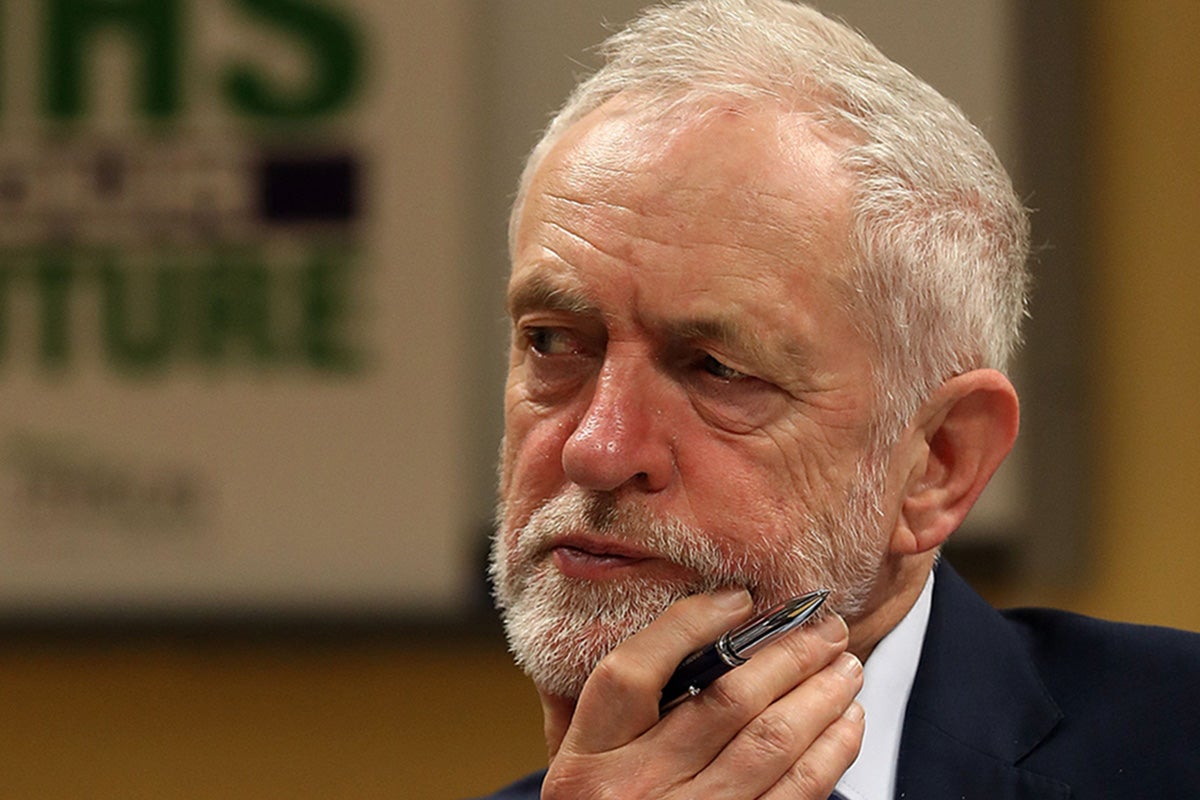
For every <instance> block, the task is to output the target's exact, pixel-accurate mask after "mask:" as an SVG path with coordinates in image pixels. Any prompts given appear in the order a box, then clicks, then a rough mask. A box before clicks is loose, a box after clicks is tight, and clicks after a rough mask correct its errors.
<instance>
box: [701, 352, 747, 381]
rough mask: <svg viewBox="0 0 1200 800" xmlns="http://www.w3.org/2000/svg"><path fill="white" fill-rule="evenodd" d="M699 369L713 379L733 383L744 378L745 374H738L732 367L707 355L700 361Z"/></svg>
mask: <svg viewBox="0 0 1200 800" xmlns="http://www.w3.org/2000/svg"><path fill="white" fill-rule="evenodd" d="M700 367H701V369H703V370H704V371H705V372H707V373H708V374H709V375H712V376H713V377H714V378H720V379H721V380H723V381H735V380H737V379H739V378H744V377H746V375H745V373H743V372H738V371H737V370H736V369H734V368H733V367H727V366H725V365H724V364H722V363H721V362H720V361H718V360H717V359H715V358H713V357H712V356H710V355H708V354H707V353H706V354H705V355H704V357H703V358H701V359H700Z"/></svg>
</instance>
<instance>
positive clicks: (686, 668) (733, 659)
mask: <svg viewBox="0 0 1200 800" xmlns="http://www.w3.org/2000/svg"><path fill="white" fill-rule="evenodd" d="M828 596H829V590H828V589H819V590H817V591H815V592H810V593H808V594H806V595H802V596H800V597H794V598H792V599H791V600H788V601H787V602H785V603H780V604H779V605H777V606H775V607H774V608H772V609H771V610H769V611H767V612H765V613H763V614H760V615H759V616H757V617H755V618H754V619H752V620H750V621H749V622H744V623H742V624H741V625H739V626H737V627H736V628H733V629H731V630H728V631H726V632H725V633H723V634H721V637H720V638H719V639H717V640H716V641H715V642H713V643H712V644H710V645H708V646H707V647H705V648H702V649H700V650H697V651H696V652H694V653H692V654H691V655H690V656H688V657H687V658H685V659H684V660H683V661H681V662H679V666H678V667H676V668H675V672H674V674H672V675H671V678H670V680H668V681H667V685H666V686H664V687H663V690H662V700H660V701H659V703H658V715H659V716H660V717H661V716H662V715H663V714H666V713H667V712H668V711H670V710H671V709H672V708H674V707H675V706H677V705H679V704H680V703H682V702H683V701H684V700H686V699H688V698H689V697H695V696H696V695H698V694H700V692H701V691H702V690H703V689H704V688H705V687H706V686H708V685H709V684H711V683H712V682H713V681H715V680H716V679H717V678H719V677H721V676H722V675H724V674H725V673H726V672H729V670H731V669H733V668H734V667H740V666H741V665H742V664H745V663H746V662H747V661H748V660H749V659H750V656H752V655H754V654H755V653H757V652H758V651H759V650H761V649H762V648H764V647H766V646H767V645H768V644H770V643H771V642H773V641H775V640H776V639H778V638H779V637H780V636H782V635H783V634H785V633H787V632H788V631H790V630H793V629H794V628H797V627H799V626H800V625H803V624H804V622H805V621H806V620H807V619H808V618H809V617H811V616H812V615H813V614H815V613H816V611H817V609H818V608H820V607H821V604H822V603H824V602H825V598H826V597H828Z"/></svg>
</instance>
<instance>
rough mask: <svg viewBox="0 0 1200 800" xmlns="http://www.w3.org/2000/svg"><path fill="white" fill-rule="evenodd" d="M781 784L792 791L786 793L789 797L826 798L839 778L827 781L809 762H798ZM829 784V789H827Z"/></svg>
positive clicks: (790, 768)
mask: <svg viewBox="0 0 1200 800" xmlns="http://www.w3.org/2000/svg"><path fill="white" fill-rule="evenodd" d="M779 782H780V783H781V784H785V785H786V786H787V787H788V788H789V789H790V791H788V792H786V793H785V794H786V795H787V796H789V797H792V796H794V797H825V796H826V795H828V794H829V788H832V786H833V784H834V783H836V782H837V778H836V777H835V778H834V779H833V780H832V781H827V780H825V779H824V778H822V777H821V776H820V775H818V774H817V773H816V772H814V771H813V769H812V768H811V766H810V765H809V764H808V763H807V762H805V761H797V762H796V763H795V764H792V766H791V767H789V768H788V771H787V772H786V773H784V775H783V777H782V778H781V779H780V781H779ZM827 784H828V787H829V788H826V785H827Z"/></svg>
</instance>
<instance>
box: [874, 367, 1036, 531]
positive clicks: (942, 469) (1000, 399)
mask: <svg viewBox="0 0 1200 800" xmlns="http://www.w3.org/2000/svg"><path fill="white" fill-rule="evenodd" d="M1019 423H1020V406H1019V403H1018V401H1017V392H1016V390H1015V389H1014V388H1013V386H1012V384H1011V383H1009V381H1008V379H1007V378H1006V377H1004V375H1002V374H1001V373H999V372H997V371H996V370H993V369H978V370H971V371H970V372H965V373H963V374H962V375H956V376H955V377H953V378H950V379H949V380H947V381H946V382H945V383H943V384H942V385H941V386H940V387H938V389H937V391H936V392H934V393H933V395H931V396H930V397H929V399H928V400H927V401H926V402H925V403H924V404H922V406H921V408H920V409H919V410H918V411H917V414H916V415H915V416H914V417H913V421H912V423H911V424H910V426H909V430H908V432H907V434H906V440H907V441H906V442H905V448H904V449H905V451H906V453H907V457H906V460H907V461H908V462H909V466H908V469H907V472H908V475H907V479H906V482H905V484H904V486H903V487H902V491H903V493H904V494H903V497H902V498H901V500H902V502H901V506H900V519H899V521H898V524H897V526H896V529H895V532H894V533H893V536H892V551H893V552H896V553H900V554H904V555H911V554H916V553H924V552H927V551H929V550H932V549H934V548H936V547H939V546H940V545H941V544H942V543H943V542H944V541H945V540H946V539H947V538H948V537H949V536H950V534H951V533H953V532H954V530H955V529H956V528H958V526H959V525H960V524H961V523H962V521H963V519H964V518H965V517H966V516H967V512H968V511H970V510H971V506H973V505H975V501H976V500H977V499H978V498H979V494H980V493H981V492H982V491H983V487H984V486H986V485H987V482H988V481H989V480H990V479H991V477H992V473H994V472H995V471H996V468H997V467H999V466H1000V462H1001V461H1003V460H1004V458H1005V456H1007V455H1008V453H1009V451H1010V450H1011V449H1012V445H1013V441H1014V440H1015V439H1016V438H1017V428H1018V426H1019Z"/></svg>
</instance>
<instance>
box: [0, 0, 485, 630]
mask: <svg viewBox="0 0 1200 800" xmlns="http://www.w3.org/2000/svg"><path fill="white" fill-rule="evenodd" d="M465 16H466V14H465V13H464V11H463V9H461V8H459V7H458V3H455V2H438V3H433V2H428V3H413V4H409V3H397V2H393V0H44V1H43V2H36V3H35V2H29V3H25V2H22V3H0V615H3V616H5V617H20V616H21V615H25V614H51V615H54V614H59V613H62V614H71V613H80V612H83V613H86V614H98V615H105V614H124V613H134V614H138V613H151V614H158V613H162V612H166V613H176V612H180V613H198V614H208V613H217V614H231V613H232V614H240V613H274V612H281V613H291V612H300V613H305V614H308V613H317V614H320V613H324V612H334V613H338V614H342V613H359V612H362V613H372V614H375V613H382V614H394V613H409V612H414V611H415V612H424V611H437V610H447V609H454V608H456V607H457V606H458V605H459V604H461V602H462V597H463V594H464V592H463V584H464V581H465V580H466V578H464V577H463V575H464V562H465V559H466V553H467V550H468V548H469V546H470V543H471V541H472V534H474V533H476V531H474V530H472V528H473V527H477V525H478V519H477V516H478V514H477V512H476V511H474V510H473V509H470V508H469V507H468V506H469V503H467V502H465V501H464V498H463V497H462V496H461V495H462V490H461V488H460V487H461V484H462V481H461V480H460V479H459V470H460V468H461V458H462V454H463V449H464V442H463V438H464V435H463V427H464V422H465V419H466V417H467V415H468V413H469V411H468V408H467V406H466V405H465V404H464V400H463V398H464V396H465V394H466V391H465V376H464V375H463V374H462V373H463V372H464V371H465V367H464V359H463V357H462V353H463V351H464V350H465V348H466V347H467V346H468V344H469V343H468V342H466V341H464V339H465V338H466V336H465V334H464V331H465V330H466V328H467V326H466V325H465V321H464V316H465V315H466V314H467V311H466V305H465V303H464V300H463V297H464V293H465V291H466V287H468V286H469V283H470V279H469V275H468V273H467V270H466V263H465V262H466V261H467V254H466V253H465V252H464V249H463V242H464V241H465V240H466V239H467V234H468V231H467V230H466V227H467V226H466V222H465V214H464V205H465V204H464V200H463V198H464V196H465V194H466V190H465V187H466V186H467V181H466V176H465V175H464V173H465V172H466V170H467V167H466V166H465V165H464V159H463V157H462V154H463V152H464V151H465V150H466V148H467V147H468V144H469V139H470V136H469V134H468V131H467V116H468V107H469V102H468V101H469V99H470V98H469V97H467V94H468V89H469V86H470V84H469V81H468V78H469V75H468V68H467V66H466V65H465V62H466V59H464V58H463V54H464V52H466V50H467V48H468V46H469V45H468V42H467V39H466V33H465V32H464V31H463V30H462V28H461V25H462V22H461V20H463V19H464V18H465Z"/></svg>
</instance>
